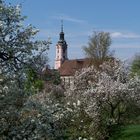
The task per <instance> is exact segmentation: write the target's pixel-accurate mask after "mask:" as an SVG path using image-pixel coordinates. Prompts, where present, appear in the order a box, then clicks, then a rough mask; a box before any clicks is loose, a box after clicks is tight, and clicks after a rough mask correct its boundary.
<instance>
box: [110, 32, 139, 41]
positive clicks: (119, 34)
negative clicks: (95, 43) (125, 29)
mask: <svg viewBox="0 0 140 140" xmlns="http://www.w3.org/2000/svg"><path fill="white" fill-rule="evenodd" d="M110 35H111V37H112V38H126V39H140V35H139V34H136V33H122V32H112V33H110Z"/></svg>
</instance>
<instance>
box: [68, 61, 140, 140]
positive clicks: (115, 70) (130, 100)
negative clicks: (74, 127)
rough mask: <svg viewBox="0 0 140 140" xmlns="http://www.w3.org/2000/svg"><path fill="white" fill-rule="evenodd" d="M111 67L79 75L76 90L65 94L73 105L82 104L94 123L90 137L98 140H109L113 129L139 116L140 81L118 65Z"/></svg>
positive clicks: (105, 65)
mask: <svg viewBox="0 0 140 140" xmlns="http://www.w3.org/2000/svg"><path fill="white" fill-rule="evenodd" d="M111 63H112V62H111ZM111 63H110V62H105V63H103V64H102V65H100V69H96V67H94V66H92V67H89V68H85V69H82V70H80V71H78V72H77V73H76V75H75V78H74V79H75V80H74V83H75V84H74V87H73V88H72V89H71V90H69V89H68V90H67V93H66V95H68V96H69V99H70V101H71V102H73V104H77V102H80V106H81V107H82V108H83V110H84V112H86V114H87V116H88V117H89V118H90V120H91V121H90V124H89V126H88V129H89V130H88V131H90V132H92V133H90V134H89V135H88V136H89V137H90V136H91V137H93V138H94V139H96V140H103V139H106V138H107V137H109V135H110V134H111V130H112V126H114V125H117V126H118V125H120V124H127V123H130V122H133V121H134V120H135V119H134V118H137V117H138V116H139V115H140V111H139V110H140V108H139V105H140V102H139V101H140V79H139V78H138V77H133V78H131V77H130V75H129V73H128V72H127V69H126V68H125V66H123V64H120V63H118V61H114V64H113V65H111ZM76 108H78V107H76ZM83 119H84V120H85V119H86V118H83ZM132 120H133V121H132ZM75 124H76V123H75ZM88 131H87V132H88ZM89 137H87V138H89Z"/></svg>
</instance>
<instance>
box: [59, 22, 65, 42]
mask: <svg viewBox="0 0 140 140" xmlns="http://www.w3.org/2000/svg"><path fill="white" fill-rule="evenodd" d="M59 40H61V41H62V40H64V32H63V20H61V32H60V38H59Z"/></svg>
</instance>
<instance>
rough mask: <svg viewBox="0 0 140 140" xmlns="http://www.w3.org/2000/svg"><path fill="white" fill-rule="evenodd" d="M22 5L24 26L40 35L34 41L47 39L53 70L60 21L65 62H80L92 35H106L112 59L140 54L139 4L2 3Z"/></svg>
mask: <svg viewBox="0 0 140 140" xmlns="http://www.w3.org/2000/svg"><path fill="white" fill-rule="evenodd" d="M5 1H6V3H9V2H10V3H11V4H13V5H17V4H22V15H25V16H27V19H26V20H25V23H26V24H32V25H33V26H35V27H36V28H37V29H39V30H40V32H39V33H38V35H37V38H38V39H41V40H47V39H48V38H51V41H52V44H51V46H50V50H49V52H48V56H49V64H50V65H51V66H52V67H53V66H54V60H55V45H56V44H57V41H58V40H59V33H60V30H61V20H62V19H63V24H64V33H65V40H66V41H67V44H68V57H69V59H78V58H84V57H85V54H84V52H83V49H82V47H83V46H86V45H87V43H88V41H89V37H90V36H91V35H92V34H93V32H94V31H105V32H110V35H111V38H112V44H111V46H110V50H111V51H114V52H115V54H114V55H115V57H117V58H119V59H121V60H128V59H131V58H133V57H134V55H135V54H137V53H139V52H140V0H5Z"/></svg>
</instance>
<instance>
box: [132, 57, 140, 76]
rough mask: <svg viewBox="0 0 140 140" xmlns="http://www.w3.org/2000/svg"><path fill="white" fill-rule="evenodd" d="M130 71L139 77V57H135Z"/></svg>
mask: <svg viewBox="0 0 140 140" xmlns="http://www.w3.org/2000/svg"><path fill="white" fill-rule="evenodd" d="M131 71H132V74H133V75H135V74H137V75H139V76H140V55H136V56H135V59H134V60H133V62H132V66H131Z"/></svg>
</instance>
